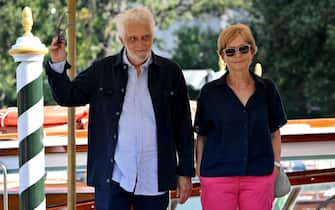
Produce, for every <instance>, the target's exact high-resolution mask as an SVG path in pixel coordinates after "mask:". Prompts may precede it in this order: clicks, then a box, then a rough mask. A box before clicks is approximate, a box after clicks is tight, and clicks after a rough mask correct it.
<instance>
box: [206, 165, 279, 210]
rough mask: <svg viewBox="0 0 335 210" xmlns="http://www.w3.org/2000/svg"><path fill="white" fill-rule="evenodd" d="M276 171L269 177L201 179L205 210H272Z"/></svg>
mask: <svg viewBox="0 0 335 210" xmlns="http://www.w3.org/2000/svg"><path fill="white" fill-rule="evenodd" d="M275 178H276V172H275V170H274V171H273V172H272V174H270V175H267V176H232V177H200V186H201V194H200V198H201V205H202V208H203V210H236V209H237V208H238V209H239V210H271V209H272V202H273V200H274V192H273V190H274V182H275Z"/></svg>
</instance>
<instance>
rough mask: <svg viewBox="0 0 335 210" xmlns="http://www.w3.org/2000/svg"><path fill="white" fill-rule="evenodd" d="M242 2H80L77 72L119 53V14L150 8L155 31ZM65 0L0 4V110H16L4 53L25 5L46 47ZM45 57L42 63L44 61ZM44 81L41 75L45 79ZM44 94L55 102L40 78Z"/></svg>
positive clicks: (9, 65) (19, 31)
mask: <svg viewBox="0 0 335 210" xmlns="http://www.w3.org/2000/svg"><path fill="white" fill-rule="evenodd" d="M241 2H242V0H239V1H233V0H227V1H221V0H213V1H207V0H162V1H159V0H138V1H136V0H113V1H110V0H99V1H97V0H92V1H88V0H78V1H77V16H76V17H77V24H76V36H77V37H76V41H77V42H76V43H77V48H76V50H77V58H76V61H77V69H78V71H81V70H82V69H84V68H85V67H87V66H88V65H89V64H90V63H91V62H92V61H93V60H95V59H97V58H101V57H104V56H106V55H110V54H112V53H115V52H117V51H118V50H120V48H121V45H120V43H119V42H118V37H117V34H116V30H115V29H116V27H115V22H114V17H115V16H116V15H117V14H118V13H119V12H121V11H124V10H125V9H127V8H129V7H134V6H137V5H145V6H147V7H149V8H150V9H151V10H152V11H153V13H154V16H155V18H156V22H157V24H158V27H160V28H165V27H168V26H169V25H170V24H171V23H172V22H173V21H175V20H176V19H182V18H192V17H194V16H197V15H199V14H201V13H204V12H206V13H216V14H220V13H221V12H222V11H223V9H224V8H225V7H227V6H231V5H238V4H241ZM66 3H67V1H66V0H31V1H26V0H16V1H5V0H0V18H1V20H2V23H6V27H1V28H0V43H1V47H0V66H1V70H0V71H1V72H0V74H1V79H2V81H3V82H2V83H0V107H3V106H15V105H16V93H15V69H16V64H15V63H14V61H13V59H12V57H11V56H9V55H8V50H9V49H10V47H11V46H12V45H13V44H15V40H16V38H17V37H19V36H21V35H22V34H23V30H22V26H21V21H20V17H21V12H22V9H23V7H24V6H29V7H30V8H31V9H32V12H33V16H34V26H33V30H32V33H33V34H34V35H35V36H38V37H39V38H40V39H41V41H42V42H43V43H45V44H46V45H49V44H50V42H51V39H52V37H53V36H54V34H55V26H56V24H57V21H58V19H59V17H60V16H61V15H62V13H64V12H65V11H66V8H67V5H66ZM47 59H48V57H46V59H45V60H47ZM44 78H45V77H44ZM44 90H45V91H44V96H45V102H46V103H47V104H49V103H54V102H53V100H52V97H51V96H50V91H49V88H48V85H47V82H46V81H45V80H44Z"/></svg>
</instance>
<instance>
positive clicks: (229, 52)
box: [222, 44, 251, 57]
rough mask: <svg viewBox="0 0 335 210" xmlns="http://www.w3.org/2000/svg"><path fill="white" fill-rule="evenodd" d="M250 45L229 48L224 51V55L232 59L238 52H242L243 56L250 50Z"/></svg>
mask: <svg viewBox="0 0 335 210" xmlns="http://www.w3.org/2000/svg"><path fill="white" fill-rule="evenodd" d="M250 47H251V45H250V44H244V45H241V46H239V47H229V48H225V49H223V50H222V52H223V54H225V55H226V56H228V57H232V56H234V55H235V54H236V52H237V51H240V53H241V54H247V53H248V52H249V50H250Z"/></svg>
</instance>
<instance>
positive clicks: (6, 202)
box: [0, 162, 8, 210]
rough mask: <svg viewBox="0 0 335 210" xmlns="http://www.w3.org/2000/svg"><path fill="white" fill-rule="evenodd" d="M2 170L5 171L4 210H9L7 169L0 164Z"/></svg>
mask: <svg viewBox="0 0 335 210" xmlns="http://www.w3.org/2000/svg"><path fill="white" fill-rule="evenodd" d="M0 168H1V169H2V171H3V209H4V210H8V191H7V168H6V166H5V164H3V163H2V162H0Z"/></svg>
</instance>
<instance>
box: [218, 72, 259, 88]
mask: <svg viewBox="0 0 335 210" xmlns="http://www.w3.org/2000/svg"><path fill="white" fill-rule="evenodd" d="M249 72H250V74H251V76H252V78H253V79H254V81H255V83H256V86H257V85H259V84H260V85H261V86H264V81H263V79H262V77H259V76H258V75H256V74H255V73H254V72H253V71H249ZM228 74H229V71H226V73H225V74H224V75H222V77H221V78H219V79H218V80H217V84H218V85H227V75H228Z"/></svg>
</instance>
